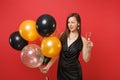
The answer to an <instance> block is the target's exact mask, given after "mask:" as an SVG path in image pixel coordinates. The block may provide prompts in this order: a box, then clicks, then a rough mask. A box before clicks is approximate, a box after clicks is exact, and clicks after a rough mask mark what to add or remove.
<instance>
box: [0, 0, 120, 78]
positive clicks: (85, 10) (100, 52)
mask: <svg viewBox="0 0 120 80" xmlns="http://www.w3.org/2000/svg"><path fill="white" fill-rule="evenodd" d="M72 12H78V13H80V15H81V18H82V35H83V36H85V33H86V32H87V31H91V32H92V37H91V39H92V41H93V42H94V47H93V50H92V54H91V60H90V61H89V62H88V63H85V62H84V61H83V60H82V58H81V56H80V58H79V59H80V61H81V64H82V68H83V80H120V62H119V61H120V58H119V56H120V51H119V50H120V46H119V45H120V1H119V0H1V1H0V28H1V29H0V79H1V80H44V75H43V74H42V73H41V72H40V71H39V69H37V68H35V69H31V68H28V67H26V66H25V65H23V64H22V62H21V60H20V51H17V50H15V49H13V48H11V46H10V45H9V36H10V34H11V33H12V32H14V31H18V28H19V25H20V23H21V22H22V21H23V20H26V19H33V20H36V19H37V18H38V17H39V16H40V15H42V14H45V13H48V14H50V15H52V16H53V17H54V18H55V19H56V22H57V30H58V31H60V32H62V31H64V29H65V20H66V17H67V16H68V14H69V13H72ZM56 72H57V61H56V62H55V64H54V65H53V66H52V68H51V69H50V70H49V72H48V74H49V77H50V80H56Z"/></svg>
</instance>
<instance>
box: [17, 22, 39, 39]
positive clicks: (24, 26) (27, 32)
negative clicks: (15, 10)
mask: <svg viewBox="0 0 120 80" xmlns="http://www.w3.org/2000/svg"><path fill="white" fill-rule="evenodd" d="M19 32H20V35H21V36H22V37H23V38H24V39H25V40H27V41H34V40H36V39H37V38H38V37H39V34H38V32H37V30H36V22H35V21H33V20H25V21H23V22H22V23H21V24H20V27H19Z"/></svg>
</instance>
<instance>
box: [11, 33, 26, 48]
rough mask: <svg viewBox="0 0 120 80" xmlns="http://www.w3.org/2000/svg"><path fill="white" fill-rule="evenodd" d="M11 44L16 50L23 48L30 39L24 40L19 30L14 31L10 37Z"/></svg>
mask: <svg viewBox="0 0 120 80" xmlns="http://www.w3.org/2000/svg"><path fill="white" fill-rule="evenodd" d="M9 43H10V46H11V47H12V48H14V49H16V50H22V49H23V48H24V46H26V45H28V41H26V40H24V39H23V38H22V37H21V36H20V34H19V32H18V31H16V32H13V33H12V34H11V35H10V37H9Z"/></svg>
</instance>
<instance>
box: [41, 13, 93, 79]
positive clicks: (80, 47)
mask: <svg viewBox="0 0 120 80" xmlns="http://www.w3.org/2000/svg"><path fill="white" fill-rule="evenodd" d="M60 41H61V43H62V50H61V53H60V57H59V62H58V72H57V79H58V80H82V69H81V65H80V62H79V60H78V57H79V55H80V52H81V51H82V58H83V60H84V61H85V62H88V61H89V59H90V52H91V48H92V46H93V43H92V41H87V40H86V39H85V38H84V37H82V36H81V19H80V16H79V14H78V13H72V14H70V15H69V16H68V17H67V20H66V30H65V31H64V32H63V34H62V35H61V36H60ZM56 58H57V57H56ZM56 58H53V59H51V60H50V61H49V63H48V64H47V65H46V66H45V67H44V68H40V70H41V72H43V73H46V72H47V71H48V70H49V68H50V67H51V66H52V64H53V63H54V61H55V60H56Z"/></svg>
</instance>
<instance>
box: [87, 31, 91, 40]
mask: <svg viewBox="0 0 120 80" xmlns="http://www.w3.org/2000/svg"><path fill="white" fill-rule="evenodd" d="M86 38H87V40H88V41H90V38H91V32H86Z"/></svg>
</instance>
